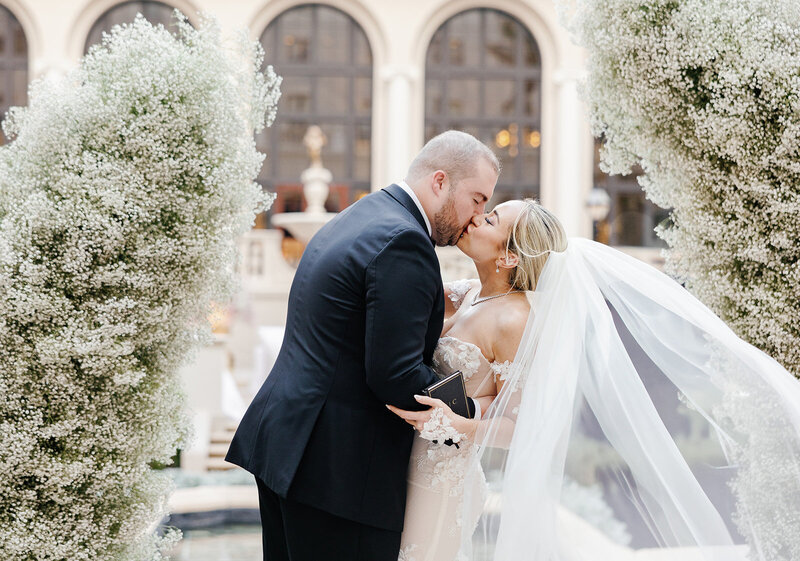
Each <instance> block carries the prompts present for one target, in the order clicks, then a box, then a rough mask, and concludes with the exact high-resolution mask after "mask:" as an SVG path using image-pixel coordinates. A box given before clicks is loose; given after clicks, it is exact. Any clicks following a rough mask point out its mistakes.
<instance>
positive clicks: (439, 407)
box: [386, 395, 475, 442]
mask: <svg viewBox="0 0 800 561" xmlns="http://www.w3.org/2000/svg"><path fill="white" fill-rule="evenodd" d="M414 399H416V400H417V401H418V402H419V403H421V404H422V405H429V406H430V409H427V410H425V411H406V410H405V409H399V408H397V407H394V406H393V405H387V406H386V407H387V408H388V409H389V411H391V412H392V413H394V414H395V415H397V416H398V417H400V418H401V419H403V420H404V421H405V422H406V423H408V424H409V425H411V426H412V427H413V428H414V430H417V431H419V432H420V435H421V436H423V437H424V438H426V433H435V432H437V430H438V429H439V427H443V428H444V431H445V432H447V429H454V430H455V431H456V432H457V433H459V434H460V435H462V436H466V435H471V434H472V433H474V432H475V428H474V427H473V426H472V425H473V423H472V422H471V420H470V419H467V418H465V417H462V416H461V415H457V414H455V413H453V410H452V409H450V407H448V406H447V404H446V403H445V402H444V401H442V400H441V399H434V398H432V397H427V396H424V395H415V396H414ZM426 425H427V426H426ZM434 436H435V435H434ZM443 436H445V437H447V438H452V435H450V434H443ZM456 442H457V441H456Z"/></svg>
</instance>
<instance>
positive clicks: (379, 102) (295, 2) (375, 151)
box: [249, 0, 388, 189]
mask: <svg viewBox="0 0 800 561" xmlns="http://www.w3.org/2000/svg"><path fill="white" fill-rule="evenodd" d="M308 4H318V5H321V6H328V7H330V8H335V9H337V10H339V11H341V12H344V13H345V14H346V15H348V16H350V17H351V18H353V20H354V21H355V22H356V23H357V24H358V25H359V26H360V27H361V29H362V30H363V31H364V34H365V35H366V36H367V41H368V42H369V46H370V49H371V50H372V133H371V137H372V138H371V143H372V150H371V151H370V158H371V162H370V164H371V165H370V177H371V182H370V183H371V185H372V187H373V188H375V189H380V188H381V187H383V185H380V178H381V177H383V172H384V169H385V166H386V162H385V161H384V158H383V157H382V156H383V154H382V150H381V149H380V147H381V146H383V144H384V140H383V139H384V138H385V136H386V122H385V119H384V118H383V114H384V109H385V99H384V97H385V96H384V95H382V88H383V79H382V77H381V75H380V70H381V69H382V68H383V67H384V66H385V64H386V57H387V52H388V45H387V38H386V33H385V32H384V29H383V28H382V27H381V25H380V24H379V23H378V18H376V17H375V15H374V14H373V13H372V12H371V11H369V10H368V9H367V8H366V7H365V6H364V5H363V4H361V3H360V2H357V1H355V0H275V1H273V2H268V3H266V5H264V6H263V7H262V8H261V9H260V10H259V11H258V12H257V13H256V14H255V15H254V16H253V18H252V19H251V20H250V25H249V28H250V34H251V36H252V37H261V35H262V34H263V33H264V31H265V30H266V29H267V27H268V26H269V25H270V24H271V23H272V22H273V21H275V20H276V19H277V18H278V17H279V16H281V15H282V14H283V13H285V12H287V11H289V10H291V9H292V8H297V7H298V6H304V5H308ZM266 62H267V63H268V64H269V63H271V60H270V53H267V58H266ZM278 73H280V71H278ZM279 107H280V106H279ZM278 111H280V108H279V109H278ZM269 157H270V154H267V158H269ZM324 158H325V156H324V152H323V161H324Z"/></svg>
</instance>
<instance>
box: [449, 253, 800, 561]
mask: <svg viewBox="0 0 800 561" xmlns="http://www.w3.org/2000/svg"><path fill="white" fill-rule="evenodd" d="M531 309H532V312H531V315H530V318H529V320H528V324H527V326H526V331H525V335H524V336H523V339H522V343H521V345H520V348H519V350H518V352H517V356H516V359H515V361H514V366H513V368H512V370H511V372H510V374H509V376H508V377H507V379H506V380H504V386H503V389H502V391H501V392H500V394H499V395H498V398H497V399H496V400H495V402H494V404H493V405H492V407H491V408H490V409H489V411H487V413H486V415H485V417H484V418H485V421H484V423H483V426H482V429H481V431H479V435H478V443H479V444H480V452H479V455H478V459H477V461H479V462H480V464H481V467H482V469H481V470H471V473H473V475H472V476H470V478H469V480H468V481H467V485H466V489H467V491H466V496H465V500H464V501H463V512H462V517H461V520H462V525H461V527H462V531H463V539H462V548H461V552H460V559H472V560H475V561H482V560H487V561H488V560H495V561H523V560H531V561H606V560H614V561H628V560H630V561H649V560H652V561H672V560H676V561H677V560H680V561H694V560H697V561H740V560H741V561H744V560H748V561H753V560H759V561H778V560H780V561H784V560H785V561H789V560H797V559H800V383H799V382H798V381H797V380H796V379H795V378H794V377H792V376H791V375H790V374H789V373H788V372H787V371H786V370H785V369H784V368H783V367H781V366H780V365H779V364H778V363H777V362H776V361H774V360H773V359H771V358H770V357H769V356H767V355H766V354H764V353H763V352H761V351H759V350H758V349H756V348H754V347H753V346H751V345H749V344H747V343H745V342H743V341H742V340H741V339H739V338H738V337H736V335H735V334H734V333H733V332H732V331H731V330H730V329H729V328H728V327H727V326H726V325H725V324H724V323H723V322H722V321H721V320H720V319H719V318H718V317H717V316H715V315H714V314H713V313H712V312H711V311H710V310H708V309H707V308H706V307H705V306H704V305H703V304H701V303H700V302H699V301H698V300H696V299H695V298H694V297H692V296H691V295H690V294H689V293H688V292H687V291H686V290H685V289H684V288H683V287H681V286H680V285H679V284H677V283H676V282H674V281H673V280H671V279H670V278H669V277H667V276H666V275H664V274H662V273H660V272H658V271H656V270H655V269H653V268H651V267H649V266H647V265H645V264H643V263H641V262H639V261H637V260H635V259H633V258H631V257H628V256H627V255H625V254H623V253H621V252H619V251H616V250H614V249H611V248H608V247H606V246H604V245H601V244H597V243H595V242H591V241H588V240H582V239H571V240H570V241H569V247H568V249H567V250H566V251H564V252H562V253H551V254H550V256H549V257H548V260H547V263H546V265H545V268H544V270H543V272H542V275H541V278H540V279H539V283H538V286H537V288H536V291H535V292H534V293H533V294H532V308H531Z"/></svg>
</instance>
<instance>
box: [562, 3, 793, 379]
mask: <svg viewBox="0 0 800 561" xmlns="http://www.w3.org/2000/svg"><path fill="white" fill-rule="evenodd" d="M566 12H568V13H567V20H568V23H569V26H570V28H571V29H572V31H573V32H574V34H575V36H576V40H577V41H578V42H579V43H580V44H581V45H583V46H584V47H585V48H586V52H587V56H588V77H587V81H586V84H585V87H584V94H585V99H586V100H587V102H588V105H589V109H590V112H591V118H592V124H593V129H594V133H595V134H596V135H598V136H600V135H603V136H604V137H605V139H606V142H605V146H604V150H603V155H602V158H603V162H604V164H603V165H604V170H605V171H608V172H610V173H627V172H629V171H630V170H631V167H632V166H634V165H636V164H639V165H641V167H642V168H643V170H644V175H643V176H642V177H641V178H640V182H641V184H642V186H643V187H644V190H645V192H646V194H647V196H648V198H650V199H651V200H652V201H653V202H655V203H656V204H657V205H659V206H661V207H664V208H672V209H673V210H672V215H671V219H672V220H671V222H672V224H671V225H662V226H661V227H660V228H659V229H658V234H659V236H661V237H662V238H663V239H664V240H666V241H667V243H668V244H669V246H670V250H669V251H668V252H667V269H668V271H669V272H670V273H672V274H673V275H674V276H676V277H677V278H678V279H679V280H681V281H683V282H685V283H686V286H687V287H688V288H689V289H690V290H691V291H692V292H693V293H694V294H695V295H696V296H698V297H699V298H700V299H701V300H702V301H703V302H704V303H705V304H707V305H708V306H709V307H710V308H711V309H713V310H714V311H715V312H716V313H717V314H719V315H720V316H721V317H722V318H723V319H724V320H725V321H726V322H727V323H728V324H729V325H730V326H731V327H732V328H733V329H734V330H735V331H736V332H737V333H738V334H739V335H740V336H742V337H743V338H745V339H746V340H748V341H750V342H751V343H753V344H754V345H756V346H758V347H760V348H761V349H763V350H764V351H766V352H767V353H768V354H770V355H772V356H773V357H775V358H776V359H777V360H779V361H780V362H781V363H782V364H783V365H784V366H785V367H786V368H787V369H789V370H790V371H791V372H793V373H794V374H795V375H800V321H798V314H800V243H799V242H798V240H800V219H799V217H800V4H799V3H798V2H797V1H796V0H748V1H746V2H743V1H741V0H680V1H676V0H572V1H571V2H569V6H568V8H567V10H566Z"/></svg>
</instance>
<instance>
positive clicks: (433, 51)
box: [427, 27, 444, 66]
mask: <svg viewBox="0 0 800 561" xmlns="http://www.w3.org/2000/svg"><path fill="white" fill-rule="evenodd" d="M443 63H444V27H440V28H439V30H438V31H437V32H436V33H434V34H433V39H431V44H430V45H428V56H427V64H428V65H429V66H437V65H440V64H443Z"/></svg>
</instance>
